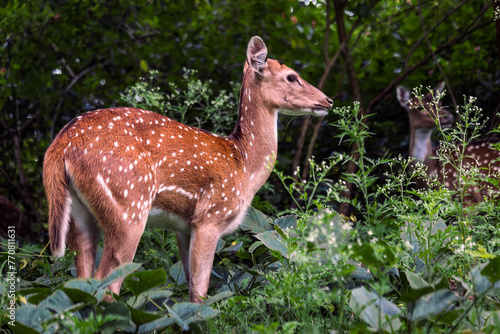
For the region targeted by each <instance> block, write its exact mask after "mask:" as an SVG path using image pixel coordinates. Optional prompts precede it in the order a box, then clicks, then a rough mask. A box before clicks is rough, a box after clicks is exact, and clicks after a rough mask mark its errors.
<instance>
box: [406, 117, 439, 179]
mask: <svg viewBox="0 0 500 334" xmlns="http://www.w3.org/2000/svg"><path fill="white" fill-rule="evenodd" d="M433 131H434V130H433V129H423V128H414V127H410V156H412V157H414V158H415V159H416V160H417V161H419V162H422V163H423V164H424V165H426V166H427V174H435V173H437V170H438V168H437V160H436V159H431V157H433V156H434V155H435V154H434V149H433V148H432V141H431V136H432V132H433Z"/></svg>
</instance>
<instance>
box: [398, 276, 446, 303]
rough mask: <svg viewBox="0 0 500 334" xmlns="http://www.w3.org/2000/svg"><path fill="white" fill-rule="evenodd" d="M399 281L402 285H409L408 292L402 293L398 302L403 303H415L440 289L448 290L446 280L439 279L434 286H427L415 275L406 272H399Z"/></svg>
mask: <svg viewBox="0 0 500 334" xmlns="http://www.w3.org/2000/svg"><path fill="white" fill-rule="evenodd" d="M401 280H402V281H403V283H406V284H407V285H409V287H408V288H409V290H408V291H407V292H404V293H402V294H401V295H400V296H399V298H398V300H400V301H403V302H416V301H417V300H419V298H421V297H422V296H425V295H427V294H430V293H433V292H436V291H438V290H441V289H446V288H448V285H449V283H448V280H447V279H445V278H442V279H440V280H439V281H438V282H437V283H435V284H428V283H427V282H425V281H424V280H423V279H421V278H419V277H418V276H417V275H415V274H412V273H409V272H408V271H402V272H401Z"/></svg>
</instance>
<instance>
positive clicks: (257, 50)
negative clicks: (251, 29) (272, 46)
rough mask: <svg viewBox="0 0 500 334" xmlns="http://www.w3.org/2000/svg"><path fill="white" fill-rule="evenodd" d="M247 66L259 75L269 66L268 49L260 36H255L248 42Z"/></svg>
mask: <svg viewBox="0 0 500 334" xmlns="http://www.w3.org/2000/svg"><path fill="white" fill-rule="evenodd" d="M247 64H248V66H250V68H251V69H252V70H253V71H254V72H257V73H259V74H260V73H262V71H263V70H264V69H265V68H266V66H267V47H266V44H264V41H263V40H262V38H260V37H259V36H253V37H252V38H251V39H250V42H248V48H247Z"/></svg>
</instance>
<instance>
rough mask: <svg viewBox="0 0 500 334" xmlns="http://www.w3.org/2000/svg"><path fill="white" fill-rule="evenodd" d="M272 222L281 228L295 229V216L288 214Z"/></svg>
mask: <svg viewBox="0 0 500 334" xmlns="http://www.w3.org/2000/svg"><path fill="white" fill-rule="evenodd" d="M274 224H276V225H278V226H279V227H281V229H282V230H287V229H296V228H297V216H295V215H290V216H284V217H281V218H278V219H276V220H275V221H274Z"/></svg>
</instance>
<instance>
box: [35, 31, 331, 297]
mask: <svg viewBox="0 0 500 334" xmlns="http://www.w3.org/2000/svg"><path fill="white" fill-rule="evenodd" d="M331 106H332V100H331V99H329V98H328V97H326V96H325V95H324V94H323V93H322V92H320V91H319V90H318V89H316V88H314V87H313V86H311V85H310V84H309V83H307V82H306V81H304V80H303V79H302V78H301V77H300V76H299V75H298V74H297V73H296V72H294V71H293V70H291V69H290V68H288V67H287V66H285V65H283V64H281V63H280V62H278V61H276V60H273V59H267V48H266V46H265V44H264V42H263V41H262V39H261V38H260V37H257V36H255V37H253V38H252V39H251V40H250V42H249V44H248V49H247V55H246V63H245V66H244V76H243V83H242V86H241V93H240V102H239V118H238V122H237V124H236V128H235V129H234V132H233V133H232V134H231V135H230V136H229V137H228V138H222V137H219V136H217V135H214V134H211V133H209V132H206V131H203V130H200V129H197V128H193V127H190V126H186V125H184V124H180V123H178V122H176V121H174V120H172V119H169V118H168V117H165V116H162V115H160V114H157V113H154V112H150V111H147V110H141V109H132V108H114V109H104V110H96V111H91V112H88V113H86V114H84V115H81V116H78V117H76V118H75V119H74V120H72V121H71V122H70V123H68V124H67V125H66V126H65V127H64V128H63V129H62V130H61V132H60V133H59V134H58V135H57V137H56V138H55V140H54V142H53V143H52V145H51V146H50V147H49V149H48V150H47V152H46V154H45V162H44V170H43V176H44V185H45V188H46V191H47V196H48V202H49V235H50V240H51V250H52V254H53V255H55V256H62V255H63V254H64V249H65V244H66V238H67V242H68V246H69V248H70V249H71V250H76V251H78V254H77V256H76V259H75V261H76V268H77V273H78V277H90V276H92V275H93V268H94V261H95V256H96V243H97V241H98V235H99V230H102V231H103V234H104V252H103V255H102V260H101V262H100V264H99V267H98V269H97V271H96V273H95V277H96V278H100V279H102V278H105V277H106V276H107V275H108V274H109V273H110V272H111V271H112V270H113V269H114V268H116V267H117V266H118V265H120V264H122V263H126V262H130V261H132V260H133V258H134V255H135V252H136V249H137V246H138V244H139V240H140V238H141V235H142V233H143V231H144V228H145V226H146V223H147V224H149V225H151V226H155V227H160V228H164V229H168V230H172V231H175V233H176V237H177V242H178V245H179V250H180V254H181V259H182V263H183V266H184V271H185V274H186V279H187V281H188V282H189V292H190V299H191V301H194V302H198V303H199V302H202V300H203V298H205V297H206V295H207V290H208V287H209V279H210V273H211V269H212V262H213V258H214V252H215V249H216V245H217V241H218V239H219V238H220V237H221V236H222V235H224V234H227V233H230V232H232V231H234V230H235V229H236V228H237V227H238V226H239V225H240V224H241V223H242V221H243V220H244V218H245V213H246V211H247V208H248V207H249V206H250V203H251V201H252V198H253V197H254V195H255V193H256V192H257V191H258V190H259V188H260V187H261V186H262V185H263V184H264V183H265V181H266V180H267V178H268V177H269V175H270V173H271V170H272V168H273V165H274V162H275V160H276V155H277V115H278V111H282V112H284V113H285V114H289V115H315V116H322V115H326V114H327V112H328V109H330V108H331ZM120 285H121V281H119V282H115V283H113V284H111V285H110V286H109V287H108V288H109V290H111V291H112V292H114V293H116V294H118V293H119V291H120ZM108 299H109V298H108Z"/></svg>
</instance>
